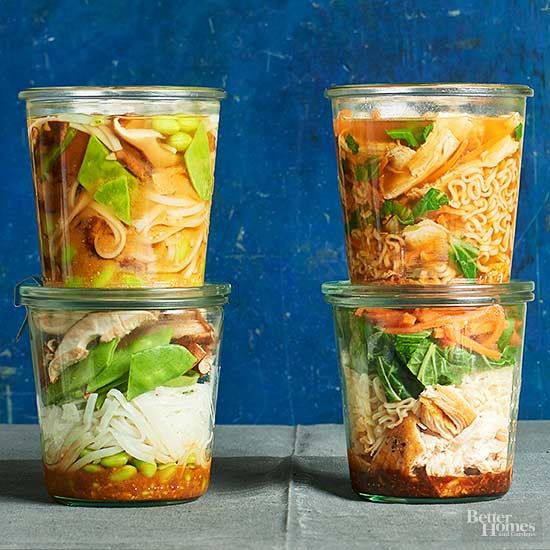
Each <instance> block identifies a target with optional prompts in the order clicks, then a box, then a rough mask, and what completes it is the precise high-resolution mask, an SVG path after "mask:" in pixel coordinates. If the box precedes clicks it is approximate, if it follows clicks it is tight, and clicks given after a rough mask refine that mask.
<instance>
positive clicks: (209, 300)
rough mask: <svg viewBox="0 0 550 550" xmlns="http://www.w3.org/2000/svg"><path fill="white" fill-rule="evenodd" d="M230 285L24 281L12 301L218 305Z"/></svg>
mask: <svg viewBox="0 0 550 550" xmlns="http://www.w3.org/2000/svg"><path fill="white" fill-rule="evenodd" d="M230 292H231V285H230V284H227V283H212V284H206V285H204V286H201V287H188V288H112V289H103V288H101V289H100V288H56V287H46V286H36V285H31V284H27V283H22V284H20V285H18V286H17V287H16V289H15V305H16V306H20V305H24V306H27V307H31V308H39V309H48V310H51V309H60V310H66V309H71V310H89V311H96V310H111V309H181V308H196V307H197V308H200V307H211V306H221V305H224V304H226V303H227V301H228V299H229V294H230Z"/></svg>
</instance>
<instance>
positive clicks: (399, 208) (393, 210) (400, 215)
mask: <svg viewBox="0 0 550 550" xmlns="http://www.w3.org/2000/svg"><path fill="white" fill-rule="evenodd" d="M390 215H395V216H397V219H398V220H399V221H400V222H401V223H402V224H403V225H411V224H413V223H414V215H413V213H412V210H411V209H410V208H407V207H406V206H403V205H402V204H399V203H398V202H397V201H394V200H391V199H390V200H386V201H384V204H383V206H382V209H381V210H380V216H381V217H382V218H384V217H385V216H390Z"/></svg>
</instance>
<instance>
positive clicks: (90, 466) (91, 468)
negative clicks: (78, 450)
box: [82, 464, 103, 474]
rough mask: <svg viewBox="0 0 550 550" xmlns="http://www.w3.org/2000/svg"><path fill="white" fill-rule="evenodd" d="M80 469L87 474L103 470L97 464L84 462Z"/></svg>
mask: <svg viewBox="0 0 550 550" xmlns="http://www.w3.org/2000/svg"><path fill="white" fill-rule="evenodd" d="M82 469H83V470H84V471H85V472H88V473H89V474H97V473H98V472H101V470H103V468H102V467H101V466H100V465H99V464H86V466H84V468H82Z"/></svg>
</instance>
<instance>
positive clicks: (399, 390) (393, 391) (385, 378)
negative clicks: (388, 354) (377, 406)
mask: <svg viewBox="0 0 550 550" xmlns="http://www.w3.org/2000/svg"><path fill="white" fill-rule="evenodd" d="M396 359H397V358H396ZM376 373H377V374H378V377H379V378H380V381H381V382H382V386H384V392H385V394H386V399H387V400H388V401H389V402H390V403H395V402H396V401H401V400H402V399H407V398H408V397H414V398H417V397H418V396H419V395H420V394H421V393H422V391H423V390H424V386H423V385H422V384H421V383H420V382H419V381H418V380H417V379H416V378H415V377H414V376H412V375H411V373H410V372H408V371H407V369H406V368H405V367H404V366H403V365H402V364H401V363H400V362H399V361H398V360H394V361H388V360H387V359H385V358H384V357H383V356H381V355H380V356H378V357H377V358H376Z"/></svg>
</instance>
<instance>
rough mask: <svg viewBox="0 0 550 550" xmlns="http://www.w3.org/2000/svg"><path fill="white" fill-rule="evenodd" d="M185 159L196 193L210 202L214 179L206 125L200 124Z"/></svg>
mask: <svg viewBox="0 0 550 550" xmlns="http://www.w3.org/2000/svg"><path fill="white" fill-rule="evenodd" d="M184 158H185V164H186V166H187V171H188V172H189V177H190V178H191V183H192V184H193V187H194V188H195V191H196V192H197V194H198V195H199V197H200V198H201V199H202V200H205V201H207V200H210V198H211V197H212V191H213V189H214V178H213V176H212V169H211V166H210V145H209V142H208V135H207V134H206V128H205V127H204V124H199V127H198V128H197V131H196V132H195V135H194V136H193V141H191V143H190V145H189V147H187V150H186V151H185V156H184Z"/></svg>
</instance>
